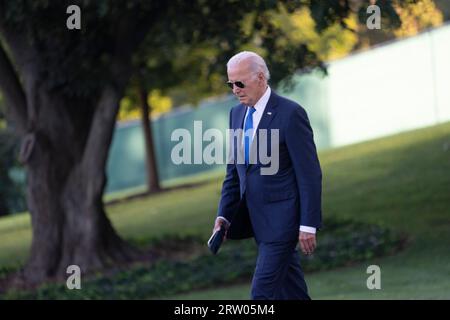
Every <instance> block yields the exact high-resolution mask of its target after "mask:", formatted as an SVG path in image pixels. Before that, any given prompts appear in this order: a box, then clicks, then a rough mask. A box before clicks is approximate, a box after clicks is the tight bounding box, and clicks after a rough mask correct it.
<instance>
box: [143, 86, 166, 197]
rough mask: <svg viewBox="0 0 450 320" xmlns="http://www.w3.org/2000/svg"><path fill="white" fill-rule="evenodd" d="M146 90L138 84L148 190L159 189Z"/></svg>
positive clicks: (154, 190) (155, 190)
mask: <svg viewBox="0 0 450 320" xmlns="http://www.w3.org/2000/svg"><path fill="white" fill-rule="evenodd" d="M147 97H148V92H147V90H145V89H144V87H143V86H142V84H139V100H140V104H141V108H142V118H141V119H142V129H143V130H144V140H145V154H146V157H145V164H146V168H147V188H148V191H149V192H157V191H159V190H161V187H160V184H159V176H158V168H157V162H156V153H155V146H154V143H153V133H152V128H151V123H152V121H151V117H150V112H151V111H150V106H149V105H148V101H147Z"/></svg>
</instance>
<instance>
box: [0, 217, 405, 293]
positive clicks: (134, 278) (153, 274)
mask: <svg viewBox="0 0 450 320" xmlns="http://www.w3.org/2000/svg"><path fill="white" fill-rule="evenodd" d="M320 239H321V240H320V242H319V246H318V249H317V252H316V253H315V254H314V256H312V257H307V258H304V261H303V262H302V265H303V269H304V270H306V271H317V270H326V269H330V268H333V267H338V266H344V265H349V264H351V263H355V262H356V261H363V260H366V259H370V258H373V257H378V256H381V255H384V254H386V253H390V252H394V251H395V250H396V249H398V247H399V244H400V243H401V238H400V237H399V236H398V235H394V234H393V233H391V232H390V231H389V230H387V229H384V228H381V227H379V226H375V225H373V226H371V225H367V224H364V223H359V222H358V223H356V222H352V221H349V220H347V221H335V220H333V219H330V220H329V221H328V226H327V227H326V229H325V230H324V231H323V232H321V233H320ZM204 240H205V239H203V237H201V236H194V237H193V236H190V237H177V236H175V237H174V236H172V237H164V238H161V239H155V240H154V241H152V243H153V245H152V247H153V248H154V249H153V251H158V250H162V249H163V250H164V251H166V252H167V253H168V255H169V256H171V255H173V253H174V252H177V251H178V252H186V251H187V249H189V248H190V250H192V248H193V244H194V245H195V246H194V247H199V248H198V249H197V250H193V251H194V253H195V252H196V251H197V252H200V254H199V255H194V257H191V258H189V259H186V258H184V259H183V261H179V260H178V259H175V260H173V259H167V258H166V259H161V260H159V261H157V262H156V263H154V264H153V265H150V266H148V265H145V264H144V265H138V266H135V267H132V268H130V269H128V270H119V271H117V272H116V273H115V274H114V275H112V276H105V275H98V276H94V277H93V278H91V279H90V280H86V281H82V290H67V288H66V287H65V286H64V285H55V284H51V285H46V286H43V287H41V288H39V289H38V290H37V291H36V292H9V293H7V294H6V295H5V296H4V297H3V298H5V299H147V298H162V297H164V296H167V295H173V294H176V293H180V292H186V291H191V290H195V289H200V288H207V287H213V286H217V285H224V284H229V283H232V282H235V281H236V280H239V279H248V278H249V277H251V275H252V274H253V272H254V268H255V260H256V246H255V244H254V242H253V241H252V240H245V241H238V242H236V241H227V242H226V243H225V244H224V246H223V247H222V248H221V251H219V254H218V255H217V256H213V255H211V254H210V253H209V252H207V250H206V248H205V244H204V243H205V241H204Z"/></svg>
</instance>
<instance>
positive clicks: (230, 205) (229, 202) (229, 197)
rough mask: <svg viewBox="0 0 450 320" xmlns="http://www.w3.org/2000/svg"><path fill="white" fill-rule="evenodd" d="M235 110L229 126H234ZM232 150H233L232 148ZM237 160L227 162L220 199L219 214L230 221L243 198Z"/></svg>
mask: <svg viewBox="0 0 450 320" xmlns="http://www.w3.org/2000/svg"><path fill="white" fill-rule="evenodd" d="M232 112H233V110H231V111H230V124H229V127H230V128H232V124H231V119H232V117H231V114H232ZM230 152H233V151H232V150H230ZM235 163H236V162H235V161H233V163H228V164H227V170H226V175H225V179H224V181H223V184H222V193H221V197H220V201H219V208H218V212H217V216H219V217H224V218H225V219H226V220H228V221H232V219H233V215H234V213H235V212H236V209H237V207H238V205H239V201H240V198H241V195H240V186H239V175H238V173H237V169H236V164H235Z"/></svg>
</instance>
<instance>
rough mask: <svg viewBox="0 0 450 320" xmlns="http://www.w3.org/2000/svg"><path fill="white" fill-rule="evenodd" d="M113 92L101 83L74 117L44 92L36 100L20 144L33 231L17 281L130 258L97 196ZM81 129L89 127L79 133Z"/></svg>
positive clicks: (111, 126)
mask: <svg viewBox="0 0 450 320" xmlns="http://www.w3.org/2000/svg"><path fill="white" fill-rule="evenodd" d="M39 95H41V96H42V95H43V93H42V91H41V93H40V94H39ZM118 97H119V95H118V94H117V93H116V92H115V91H114V90H105V92H104V93H103V95H102V97H101V98H100V102H99V103H98V106H97V107H96V108H92V109H93V110H95V113H94V114H93V115H92V116H91V117H89V116H86V115H83V116H82V117H80V118H78V119H77V121H74V119H73V118H71V117H68V116H65V112H66V111H64V110H66V109H63V108H58V106H59V103H55V102H54V101H51V100H50V97H46V98H45V99H44V100H45V104H43V105H42V106H40V108H43V109H46V110H45V111H46V112H45V113H44V114H45V119H42V121H40V122H37V123H39V124H38V128H37V129H36V130H34V131H33V132H32V133H30V134H28V135H27V136H26V137H25V139H24V142H23V148H22V150H21V159H22V161H24V162H25V163H26V168H27V179H28V181H27V201H28V208H29V211H30V213H31V222H32V228H33V238H32V244H31V252H30V256H29V259H28V262H27V264H26V266H25V268H24V270H23V272H22V273H21V274H20V277H19V278H18V279H17V280H18V281H19V283H21V282H22V281H25V283H27V284H31V285H34V284H39V283H41V282H43V281H45V280H46V279H48V278H52V277H55V278H57V279H64V278H65V277H67V274H66V270H67V267H68V266H70V265H78V266H79V267H80V269H81V271H82V273H85V272H89V271H92V270H96V269H99V268H103V267H105V266H108V265H111V264H113V263H123V262H127V261H131V260H132V259H133V258H134V255H135V253H136V250H135V249H133V248H131V247H130V246H129V245H128V244H127V243H126V242H124V241H123V240H122V239H121V238H120V237H119V236H118V234H117V233H116V232H115V230H114V228H113V226H112V225H111V222H110V220H109V219H108V217H107V216H106V214H105V210H104V207H103V202H102V195H103V191H104V188H105V185H106V174H105V169H104V168H105V166H104V163H105V162H106V159H107V154H108V150H109V145H110V141H111V139H112V132H113V130H114V123H115V121H114V120H115V115H116V112H117V110H116V112H111V108H116V109H117V108H118V107H117V106H116V104H117V105H118ZM40 100H41V101H42V100H43V99H40ZM67 104H70V102H67ZM58 109H59V110H58ZM108 109H109V110H108ZM57 110H58V111H57ZM52 111H53V112H52ZM75 123H76V124H75ZM83 128H84V130H83ZM83 131H88V132H89V134H88V135H84V137H83V135H82V134H80V133H81V132H83ZM80 135H81V136H80Z"/></svg>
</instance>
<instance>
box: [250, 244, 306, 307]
mask: <svg viewBox="0 0 450 320" xmlns="http://www.w3.org/2000/svg"><path fill="white" fill-rule="evenodd" d="M297 243H298V240H295V241H290V242H270V243H264V242H259V243H257V245H258V258H257V261H256V268H255V273H254V275H253V280H252V290H251V299H253V300H310V299H311V298H310V297H309V295H308V288H307V286H306V282H305V280H304V276H303V271H302V269H301V267H300V255H299V253H298V250H297V249H296V246H297Z"/></svg>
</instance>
